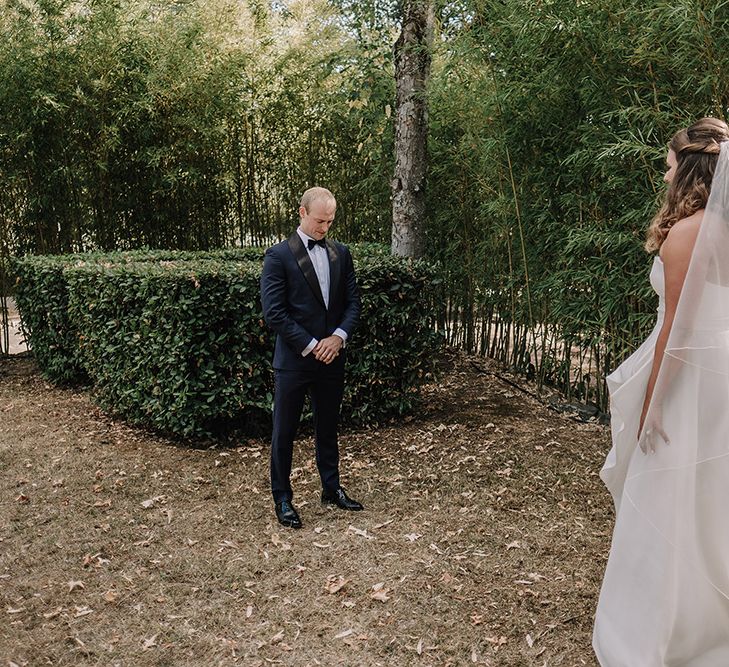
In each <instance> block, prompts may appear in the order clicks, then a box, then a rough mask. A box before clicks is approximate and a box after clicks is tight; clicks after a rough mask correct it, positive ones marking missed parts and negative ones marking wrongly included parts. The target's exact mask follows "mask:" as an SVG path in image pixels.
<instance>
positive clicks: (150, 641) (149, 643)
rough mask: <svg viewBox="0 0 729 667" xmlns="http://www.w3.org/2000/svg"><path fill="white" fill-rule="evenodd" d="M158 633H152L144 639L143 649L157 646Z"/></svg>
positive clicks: (146, 649)
mask: <svg viewBox="0 0 729 667" xmlns="http://www.w3.org/2000/svg"><path fill="white" fill-rule="evenodd" d="M158 636H159V635H152V636H151V637H150V638H149V639H145V640H144V644H143V645H142V649H144V650H145V651H148V650H149V649H151V648H154V647H155V646H157V637H158Z"/></svg>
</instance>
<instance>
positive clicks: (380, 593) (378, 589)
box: [370, 582, 390, 602]
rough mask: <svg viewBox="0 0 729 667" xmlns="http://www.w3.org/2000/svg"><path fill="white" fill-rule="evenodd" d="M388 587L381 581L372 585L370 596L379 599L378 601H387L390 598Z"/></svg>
mask: <svg viewBox="0 0 729 667" xmlns="http://www.w3.org/2000/svg"><path fill="white" fill-rule="evenodd" d="M389 592H390V591H389V589H388V588H385V584H384V583H383V582H380V583H378V584H375V585H374V586H373V587H372V592H371V593H370V597H371V598H372V599H373V600H379V601H380V602H387V601H388V600H389V599H390V596H389V595H388V593H389Z"/></svg>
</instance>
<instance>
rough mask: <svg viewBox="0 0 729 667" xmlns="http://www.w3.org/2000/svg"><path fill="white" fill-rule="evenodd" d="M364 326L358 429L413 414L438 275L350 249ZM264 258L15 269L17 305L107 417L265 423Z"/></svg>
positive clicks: (62, 375) (45, 365)
mask: <svg viewBox="0 0 729 667" xmlns="http://www.w3.org/2000/svg"><path fill="white" fill-rule="evenodd" d="M352 252H353V257H354V260H355V268H356V271H357V278H358V282H359V285H360V289H361V293H362V318H361V322H360V327H359V329H358V330H357V331H356V332H355V335H354V336H353V338H352V340H351V342H350V344H349V345H348V346H347V351H348V366H347V368H348V379H347V385H346V392H345V400H344V405H343V414H344V415H345V416H346V417H347V418H348V419H350V420H352V421H354V422H358V423H363V422H371V421H380V420H382V419H383V418H386V417H389V416H393V415H400V414H404V413H406V412H408V411H409V410H411V409H412V408H413V406H414V405H415V402H416V400H417V396H418V387H419V385H420V384H421V383H422V381H423V380H424V378H425V377H426V376H427V374H428V373H429V372H430V370H431V369H432V360H433V358H434V354H435V352H436V351H437V348H438V347H439V345H440V343H441V339H440V337H439V336H438V335H437V334H436V333H434V331H433V312H434V308H433V304H432V294H433V292H432V290H431V289H430V287H431V286H432V285H433V284H434V282H435V278H434V274H433V269H432V267H430V266H429V265H427V264H425V263H423V262H413V261H410V260H403V259H400V258H394V257H391V256H390V255H389V254H388V253H387V250H386V248H384V247H383V246H375V245H372V244H367V245H366V246H364V245H363V246H353V247H352ZM262 257H263V250H262V249H259V248H244V249H240V250H221V251H213V252H174V251H148V250H146V251H132V252H118V253H106V254H101V253H87V254H83V255H65V256H28V257H25V258H22V259H19V260H16V263H15V270H16V272H17V275H18V281H17V290H16V301H17V303H18V308H19V310H20V313H21V316H22V319H23V326H24V330H25V334H26V338H27V339H28V342H29V344H30V345H31V347H32V349H33V351H34V354H35V356H36V359H37V361H38V364H39V366H40V367H41V370H42V371H43V373H44V374H45V375H46V376H47V377H48V378H49V379H51V380H53V381H55V382H58V383H67V382H78V381H80V380H84V379H89V380H90V381H91V382H92V383H93V384H94V386H95V395H96V397H97V399H98V401H99V403H100V404H101V405H102V407H104V408H105V409H107V410H109V411H111V412H114V413H116V414H118V415H121V416H123V417H124V418H126V419H128V420H129V421H131V422H134V423H137V424H140V425H144V426H147V427H150V428H154V429H157V430H160V431H163V432H166V433H172V434H176V435H181V436H199V435H207V434H211V433H214V432H217V431H220V430H222V429H225V428H227V427H228V426H230V425H233V424H240V423H241V421H242V420H244V421H247V422H248V423H250V422H251V420H254V422H255V423H260V421H261V419H265V421H266V423H268V422H269V421H270V420H269V416H270V409H271V402H272V387H273V372H272V370H271V359H272V354H273V335H272V334H271V332H270V331H269V330H268V329H267V327H266V326H265V323H264V321H263V315H262V312H261V305H260V292H259V280H260V272H261V259H262Z"/></svg>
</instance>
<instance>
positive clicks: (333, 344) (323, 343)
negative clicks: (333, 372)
mask: <svg viewBox="0 0 729 667" xmlns="http://www.w3.org/2000/svg"><path fill="white" fill-rule="evenodd" d="M343 345H344V341H343V340H342V339H341V338H340V337H339V336H337V335H336V334H333V335H331V336H327V337H326V338H323V339H322V340H320V341H319V342H318V343H317V344H316V346H315V347H314V349H313V350H312V351H311V352H312V354H313V355H314V358H315V359H316V360H317V361H321V362H322V363H324V364H331V363H332V361H334V360H335V359H336V358H337V357H338V356H339V350H341V349H342V347H343Z"/></svg>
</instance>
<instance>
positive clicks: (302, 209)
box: [299, 206, 308, 218]
mask: <svg viewBox="0 0 729 667" xmlns="http://www.w3.org/2000/svg"><path fill="white" fill-rule="evenodd" d="M307 213H308V211H307V210H306V207H304V206H299V217H300V218H303V217H304V216H305V215H306V214H307Z"/></svg>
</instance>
